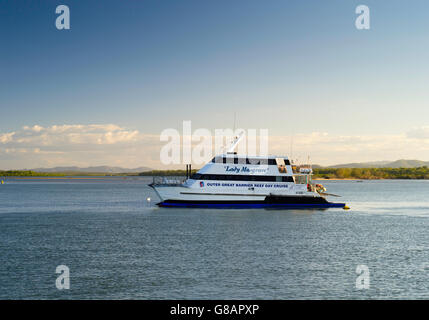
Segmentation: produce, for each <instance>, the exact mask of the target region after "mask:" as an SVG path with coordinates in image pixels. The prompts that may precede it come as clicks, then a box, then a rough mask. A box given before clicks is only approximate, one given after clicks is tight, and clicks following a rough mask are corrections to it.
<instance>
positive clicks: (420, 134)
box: [407, 126, 429, 139]
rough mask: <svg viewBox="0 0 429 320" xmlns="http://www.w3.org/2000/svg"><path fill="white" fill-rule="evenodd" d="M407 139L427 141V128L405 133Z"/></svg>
mask: <svg viewBox="0 0 429 320" xmlns="http://www.w3.org/2000/svg"><path fill="white" fill-rule="evenodd" d="M407 137H409V138H414V139H429V126H423V127H420V128H413V129H412V130H410V131H408V132H407Z"/></svg>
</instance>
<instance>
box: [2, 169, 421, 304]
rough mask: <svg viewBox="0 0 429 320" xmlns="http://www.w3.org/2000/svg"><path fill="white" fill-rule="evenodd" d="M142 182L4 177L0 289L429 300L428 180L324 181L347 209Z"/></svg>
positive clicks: (14, 292) (44, 294)
mask: <svg viewBox="0 0 429 320" xmlns="http://www.w3.org/2000/svg"><path fill="white" fill-rule="evenodd" d="M150 182H151V178H144V177H119V178H118V177H115V178H90V179H88V178H86V179H85V178H78V179H76V178H75V179H12V178H8V179H6V181H5V184H3V185H1V186H0V298H1V299H403V298H405V299H421V298H426V299H427V298H429V241H428V240H429V236H428V230H429V200H428V194H429V181H423V180H421V181H411V180H410V181H407V180H382V181H362V182H357V181H322V182H321V183H323V184H324V185H325V186H326V187H327V189H328V191H327V192H329V193H333V194H339V195H341V198H334V197H330V198H329V200H330V201H338V202H346V203H347V205H348V206H350V207H351V210H348V211H345V210H342V209H328V210H263V209H246V210H232V209H230V210H225V209H170V208H158V207H156V206H155V203H156V202H157V201H158V199H157V196H156V194H155V193H154V192H153V190H152V189H151V188H149V187H148V183H150ZM148 198H150V201H148V200H149V199H148ZM60 265H64V266H66V267H67V268H68V269H69V278H68V279H69V284H70V286H69V289H62V290H59V289H58V287H57V285H56V283H57V278H58V277H59V276H61V274H58V273H56V268H57V267H58V266H60ZM358 266H366V268H367V269H365V270H367V271H368V272H367V273H365V275H364V276H365V281H366V282H365V281H364V282H365V283H366V286H364V287H362V286H360V285H359V284H361V283H362V278H359V277H362V273H361V270H362V269H361V267H360V269H359V268H358ZM357 268H358V270H357ZM357 271H358V272H357ZM365 288H366V289H365Z"/></svg>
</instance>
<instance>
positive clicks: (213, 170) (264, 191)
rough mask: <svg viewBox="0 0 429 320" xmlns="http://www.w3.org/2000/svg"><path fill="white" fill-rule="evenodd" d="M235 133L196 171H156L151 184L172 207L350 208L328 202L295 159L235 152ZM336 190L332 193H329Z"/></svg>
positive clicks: (322, 189)
mask: <svg viewBox="0 0 429 320" xmlns="http://www.w3.org/2000/svg"><path fill="white" fill-rule="evenodd" d="M240 139H241V136H240V137H235V139H234V140H233V142H232V143H231V146H230V148H228V149H227V150H226V152H224V153H222V154H219V155H217V156H215V157H214V158H213V159H212V160H211V161H210V162H208V163H207V164H205V165H204V166H203V167H202V168H201V169H200V170H198V171H197V172H196V173H195V174H191V167H190V165H187V167H186V169H187V170H186V172H187V174H186V178H185V179H184V180H180V179H172V178H166V177H157V178H155V177H154V181H153V183H151V184H150V187H152V188H153V189H154V190H155V192H156V193H157V195H158V197H159V198H160V199H161V201H160V202H159V203H157V205H158V206H159V207H170V208H225V209H235V208H271V209H309V208H317V209H326V208H343V209H348V207H347V206H346V204H345V203H334V202H329V201H328V200H327V199H326V196H329V195H333V194H328V193H326V188H325V187H324V186H322V185H321V184H315V183H313V182H312V179H311V178H312V174H313V172H312V168H311V166H310V165H308V164H307V165H295V164H293V163H292V162H291V161H290V160H289V158H288V157H285V156H248V155H238V154H237V153H236V152H234V151H233V150H234V149H235V147H236V145H237V144H238V142H239V141H240ZM333 196H336V195H333Z"/></svg>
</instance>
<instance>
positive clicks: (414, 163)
mask: <svg viewBox="0 0 429 320" xmlns="http://www.w3.org/2000/svg"><path fill="white" fill-rule="evenodd" d="M423 166H427V167H429V161H421V160H404V159H401V160H396V161H373V162H354V163H344V164H337V165H334V166H327V167H322V166H319V168H418V167H423Z"/></svg>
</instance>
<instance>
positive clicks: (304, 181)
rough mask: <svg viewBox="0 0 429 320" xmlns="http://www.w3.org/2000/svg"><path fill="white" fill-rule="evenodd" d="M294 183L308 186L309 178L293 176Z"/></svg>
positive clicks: (306, 176) (308, 176)
mask: <svg viewBox="0 0 429 320" xmlns="http://www.w3.org/2000/svg"><path fill="white" fill-rule="evenodd" d="M294 178H295V183H296V184H308V183H311V176H310V175H306V174H303V175H295V176H294Z"/></svg>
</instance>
